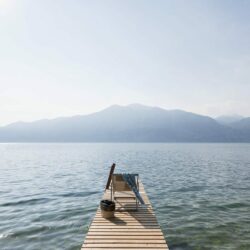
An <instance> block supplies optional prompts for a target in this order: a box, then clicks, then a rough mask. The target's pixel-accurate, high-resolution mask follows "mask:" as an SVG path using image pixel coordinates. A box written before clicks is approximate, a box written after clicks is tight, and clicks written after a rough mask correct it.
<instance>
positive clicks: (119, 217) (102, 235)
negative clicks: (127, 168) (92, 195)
mask: <svg viewBox="0 0 250 250" xmlns="http://www.w3.org/2000/svg"><path fill="white" fill-rule="evenodd" d="M139 190H140V194H141V196H142V198H143V200H144V201H145V203H146V206H139V208H138V210H137V211H124V210H122V209H121V205H120V204H119V203H118V202H117V203H116V209H117V210H118V211H116V212H115V217H114V218H112V219H104V218H102V216H101V211H100V208H98V210H97V212H96V215H95V217H94V219H93V221H92V223H91V224H90V226H89V231H88V233H87V235H86V238H85V241H84V243H83V245H82V250H83V249H86V250H90V249H91V250H106V249H111V250H115V249H117V250H119V249H120V250H121V249H122V250H133V249H140V250H143V249H145V250H149V249H155V250H157V249H161V250H162V249H168V246H167V243H166V241H165V238H164V235H163V233H162V231H161V228H160V226H159V224H158V222H157V219H156V216H155V214H154V211H153V208H152V206H151V204H150V201H149V199H148V196H147V194H146V192H145V190H144V187H143V185H142V183H141V182H139ZM124 195H125V194H124ZM127 195H128V192H126V196H127ZM103 199H110V190H109V189H107V190H106V191H105V193H104V196H103ZM121 202H122V204H123V206H124V204H125V203H126V205H125V206H126V209H132V208H135V202H132V201H131V199H128V200H126V199H122V200H121Z"/></svg>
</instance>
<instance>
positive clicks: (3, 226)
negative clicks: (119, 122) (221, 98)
mask: <svg viewBox="0 0 250 250" xmlns="http://www.w3.org/2000/svg"><path fill="white" fill-rule="evenodd" d="M0 156H1V157H0V185H1V188H0V249H10V250H13V249H22V250H23V249H27V250H29V249H32V250H34V249H80V246H81V244H82V242H83V240H84V235H85V234H86V232H87V230H88V224H89V223H90V221H91V218H92V216H93V215H94V213H95V211H96V208H97V206H98V203H99V200H100V198H101V196H102V193H103V190H104V187H105V184H106V179H107V175H108V172H109V166H110V165H111V164H112V163H113V162H116V163H118V166H117V171H121V172H138V173H140V177H141V179H142V181H143V183H144V186H145V188H146V190H147V192H148V195H149V197H150V199H151V202H152V204H153V206H154V208H155V212H156V214H157V217H158V220H159V222H160V224H161V227H162V229H163V231H164V233H165V236H166V239H167V242H168V244H169V246H170V249H173V250H179V249H183V250H188V249H194V250H195V249H205V250H206V249H220V250H221V249H250V227H249V225H250V144H93V143H92V144H0Z"/></svg>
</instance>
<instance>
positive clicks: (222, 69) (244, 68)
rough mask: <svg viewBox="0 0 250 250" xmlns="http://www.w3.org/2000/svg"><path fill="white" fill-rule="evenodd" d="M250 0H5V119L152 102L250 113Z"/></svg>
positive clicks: (0, 71)
mask: <svg viewBox="0 0 250 250" xmlns="http://www.w3.org/2000/svg"><path fill="white" fill-rule="evenodd" d="M249 13H250V1H243V0H242V1H239V0H237V1H235V0H234V1H230V0H224V1H223V0H220V1H218V0H214V1H212V0H207V1H202V0H199V1H198V0H197V1H191V0H190V1H186V0H182V1H178V0H176V1H172V0H169V1H165V0H164V1H153V0H151V1H145V0H142V1H139V0H131V1H128V0H123V1H117V0H114V1H108V0H105V1H103V0H100V1H95V0H88V1H83V0H70V1H69V0H53V1H52V0H35V1H34V0H0V125H4V124H7V123H10V122H14V121H17V120H23V121H31V120H36V119H40V118H53V117H57V116H70V115H75V114H87V113H91V112H93V111H97V110H100V109H102V108H105V107H107V106H109V105H112V104H121V105H126V104H129V103H142V104H146V105H153V106H160V107H163V108H166V109H173V108H174V109H176V108H178V109H184V110H187V111H192V112H196V113H200V114H206V115H211V116H217V115H221V114H234V113H237V114H241V115H245V116H250V14H249Z"/></svg>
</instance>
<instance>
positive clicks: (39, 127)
mask: <svg viewBox="0 0 250 250" xmlns="http://www.w3.org/2000/svg"><path fill="white" fill-rule="evenodd" d="M245 119H250V118H245ZM245 119H243V120H245ZM241 121H242V120H241ZM247 124H248V120H247V121H246V125H245V126H243V127H244V129H242V128H241V125H239V124H237V123H234V125H232V126H226V125H223V124H220V123H218V122H217V121H216V120H214V119H212V118H210V117H208V116H202V115H198V114H194V113H190V112H186V111H182V110H165V109H162V108H158V107H148V106H143V105H140V104H132V105H128V106H119V105H114V106H111V107H109V108H107V109H104V110H102V111H100V112H96V113H93V114H90V115H79V116H73V117H65V118H57V119H52V120H39V121H35V122H17V123H13V124H10V125H8V126H5V127H1V128H0V142H241V141H249V142H250V134H248V133H246V132H245V131H246V130H247V129H246V128H250V126H249V127H248V125H247Z"/></svg>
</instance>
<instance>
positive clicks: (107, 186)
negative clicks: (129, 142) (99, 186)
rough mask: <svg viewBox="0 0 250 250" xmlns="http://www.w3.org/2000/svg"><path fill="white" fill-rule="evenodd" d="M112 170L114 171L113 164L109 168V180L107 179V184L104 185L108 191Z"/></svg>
mask: <svg viewBox="0 0 250 250" xmlns="http://www.w3.org/2000/svg"><path fill="white" fill-rule="evenodd" d="M114 170H115V163H113V164H112V166H111V168H110V172H109V178H108V181H107V184H106V189H109V185H110V182H111V178H112V174H113V173H114Z"/></svg>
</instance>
